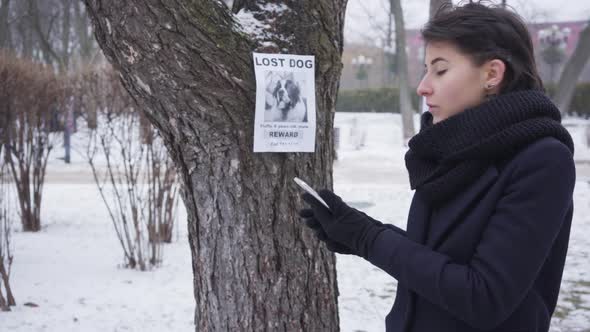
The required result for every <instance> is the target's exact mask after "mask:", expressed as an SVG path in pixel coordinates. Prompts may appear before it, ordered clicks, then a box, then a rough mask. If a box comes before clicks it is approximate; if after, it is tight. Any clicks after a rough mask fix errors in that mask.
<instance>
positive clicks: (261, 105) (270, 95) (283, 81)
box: [253, 53, 316, 152]
mask: <svg viewBox="0 0 590 332" xmlns="http://www.w3.org/2000/svg"><path fill="white" fill-rule="evenodd" d="M253 58H254V70H255V73H256V113H255V119H254V126H255V127H254V152H314V151H315V127H316V104H315V58H314V56H310V55H292V54H263V53H253Z"/></svg>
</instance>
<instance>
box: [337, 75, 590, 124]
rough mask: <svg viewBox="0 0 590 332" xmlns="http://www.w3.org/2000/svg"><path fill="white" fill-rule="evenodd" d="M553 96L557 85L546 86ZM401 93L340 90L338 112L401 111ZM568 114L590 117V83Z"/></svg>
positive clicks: (583, 86)
mask: <svg viewBox="0 0 590 332" xmlns="http://www.w3.org/2000/svg"><path fill="white" fill-rule="evenodd" d="M545 88H546V89H547V93H548V94H549V95H550V96H552V95H553V94H554V92H555V86H553V85H547V86H545ZM411 95H412V104H413V106H414V109H415V110H416V111H418V110H419V109H418V105H419V104H420V97H418V95H417V94H416V93H415V92H414V90H412V91H411ZM398 98H399V93H398V89H397V88H381V89H366V90H340V91H339V92H338V101H337V102H336V112H391V113H399V106H398V105H399V102H398ZM568 114H570V115H579V116H581V117H584V118H590V83H580V84H578V85H577V87H576V91H575V92H574V97H573V99H572V103H571V105H570V108H569V111H568Z"/></svg>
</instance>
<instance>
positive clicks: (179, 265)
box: [0, 113, 590, 332]
mask: <svg viewBox="0 0 590 332" xmlns="http://www.w3.org/2000/svg"><path fill="white" fill-rule="evenodd" d="M355 119H356V120H355ZM417 120H418V119H417V118H416V124H417ZM355 123H356V124H355ZM565 123H566V125H567V128H568V129H569V130H570V131H571V132H572V136H573V137H574V140H575V142H576V149H577V150H576V156H575V158H576V160H577V161H578V182H577V183H576V189H575V211H574V220H573V226H572V234H571V242H570V250H569V254H568V259H567V263H566V264H567V266H566V270H565V274H564V281H563V283H562V292H561V294H560V299H559V304H558V308H557V311H556V314H555V315H554V318H553V322H552V330H551V331H552V332H576V331H583V330H585V329H588V328H590V271H589V270H588V267H587V266H588V263H587V261H588V254H589V252H590V213H589V212H590V187H589V182H588V181H589V180H590V166H588V165H589V164H590V162H588V161H590V149H588V148H587V147H586V146H585V136H584V130H585V126H586V124H587V121H585V120H581V119H566V121H565ZM335 125H336V126H337V127H339V128H340V149H339V151H338V157H339V158H338V160H337V161H336V162H335V164H334V184H335V191H336V192H337V193H338V194H340V195H342V196H343V197H344V198H345V200H346V201H347V202H349V203H350V204H352V205H354V206H356V207H358V208H360V209H362V210H364V211H366V212H367V213H368V214H370V215H372V216H374V217H375V218H377V219H380V220H382V221H384V222H389V223H393V224H396V225H398V226H400V227H402V228H405V226H406V216H407V212H408V208H409V205H410V200H411V198H412V191H410V190H409V183H408V179H407V173H406V171H405V166H404V161H403V154H404V153H405V151H406V149H405V148H404V147H403V146H402V144H401V128H400V121H399V115H393V114H355V113H338V114H337V115H336V120H335ZM353 127H356V128H353ZM416 128H418V127H416ZM351 130H352V132H353V135H352V136H351ZM363 132H364V133H365V144H364V146H363V147H361V148H360V149H358V150H357V149H356V148H355V146H356V145H357V144H359V143H360V142H359V137H362V133H363ZM76 139H79V137H76V136H74V137H73V140H74V142H76ZM60 155H61V150H60V149H56V151H54V153H53V155H52V160H51V162H50V164H49V174H48V176H47V179H48V184H47V185H46V187H45V192H44V205H43V210H42V217H43V220H44V227H43V230H42V231H41V232H39V233H37V234H30V233H22V232H18V231H17V232H16V233H14V235H13V244H14V254H15V261H14V264H13V271H12V277H11V281H12V287H13V291H14V293H15V296H16V300H17V302H18V304H19V305H18V306H17V307H15V308H13V309H12V312H8V313H0V331H16V332H31V331H48V332H49V331H64V332H68V331H100V332H106V331H142V332H144V331H180V332H182V331H194V327H193V322H192V321H193V311H194V299H193V292H192V270H191V259H190V249H189V246H188V244H187V243H186V238H187V231H186V220H185V219H186V213H185V211H184V209H182V208H181V209H180V210H181V211H179V215H180V218H179V222H178V226H179V227H178V228H177V230H176V233H175V240H174V243H172V244H170V245H166V247H165V249H164V256H165V257H164V266H163V267H161V268H159V269H156V270H154V271H150V272H138V271H131V270H127V269H123V268H120V267H118V266H117V264H118V263H120V262H121V261H122V257H121V249H120V247H119V245H118V243H117V240H116V237H115V234H114V231H113V226H112V224H111V222H110V220H109V218H108V215H107V211H106V210H105V208H104V205H103V203H102V201H101V199H100V196H99V194H98V191H97V189H96V187H95V185H94V184H93V183H92V182H91V181H92V177H91V174H90V173H89V170H88V167H87V166H86V164H85V162H84V160H83V159H82V158H81V157H80V156H79V155H77V154H73V156H72V157H73V163H72V164H71V165H67V166H64V165H63V164H62V162H61V161H59V160H57V157H59V156H60ZM337 270H338V285H339V288H340V297H339V310H340V320H341V323H340V325H341V328H342V331H344V332H352V331H383V330H384V318H385V315H386V314H387V313H388V312H389V310H390V307H391V305H392V304H393V301H394V298H395V290H396V281H395V280H394V279H392V278H391V277H389V276H388V275H387V274H385V273H384V272H381V271H380V270H379V269H377V268H375V267H373V266H371V265H370V264H368V263H367V262H365V261H364V260H362V259H359V258H357V257H353V256H346V255H338V256H337ZM26 302H33V303H36V304H38V305H39V307H36V308H33V307H28V306H23V304H24V303H26Z"/></svg>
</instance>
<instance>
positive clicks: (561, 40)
mask: <svg viewBox="0 0 590 332" xmlns="http://www.w3.org/2000/svg"><path fill="white" fill-rule="evenodd" d="M570 33H571V30H570V29H569V28H563V29H560V28H559V27H558V26H557V25H555V24H554V25H552V26H551V27H549V28H546V29H542V30H540V31H539V34H538V38H539V42H540V44H541V47H543V50H542V51H541V56H542V58H543V61H545V63H547V64H548V65H549V70H550V75H549V76H550V77H549V78H550V81H551V83H555V68H556V67H557V65H558V64H559V63H560V62H562V61H563V58H564V57H565V47H566V45H567V39H568V37H569V35H570Z"/></svg>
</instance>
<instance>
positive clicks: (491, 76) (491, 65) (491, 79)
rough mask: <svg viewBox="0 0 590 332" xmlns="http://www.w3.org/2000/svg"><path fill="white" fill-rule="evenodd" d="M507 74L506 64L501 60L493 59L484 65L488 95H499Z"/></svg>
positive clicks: (485, 86) (485, 85) (485, 87)
mask: <svg viewBox="0 0 590 332" xmlns="http://www.w3.org/2000/svg"><path fill="white" fill-rule="evenodd" d="M505 73H506V64H505V63H504V61H502V60H500V59H493V60H490V61H488V62H486V64H485V65H484V76H485V77H484V89H485V90H486V93H487V94H497V93H498V92H499V91H500V85H501V84H502V80H503V79H504V74H505Z"/></svg>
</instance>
